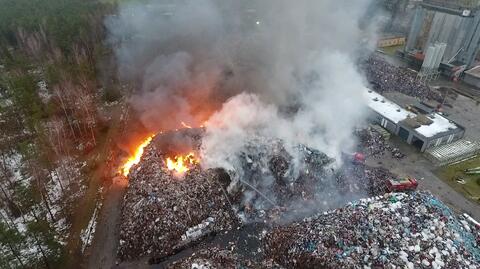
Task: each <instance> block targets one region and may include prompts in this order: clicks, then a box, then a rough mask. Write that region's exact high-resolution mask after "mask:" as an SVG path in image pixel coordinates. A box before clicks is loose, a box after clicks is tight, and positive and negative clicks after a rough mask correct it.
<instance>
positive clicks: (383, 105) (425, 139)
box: [364, 90, 465, 152]
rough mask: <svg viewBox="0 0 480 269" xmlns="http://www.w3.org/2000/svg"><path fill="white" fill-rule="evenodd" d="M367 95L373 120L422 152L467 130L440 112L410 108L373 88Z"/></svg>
mask: <svg viewBox="0 0 480 269" xmlns="http://www.w3.org/2000/svg"><path fill="white" fill-rule="evenodd" d="M364 97H365V99H366V102H367V105H368V107H369V108H370V110H371V117H370V120H371V121H372V122H374V123H376V124H378V125H380V126H382V127H383V128H385V129H386V130H388V131H389V132H390V133H392V134H395V135H397V136H398V137H400V138H401V139H402V140H404V141H405V142H407V143H408V144H410V145H413V146H414V147H416V148H417V149H418V150H419V151H421V152H424V151H425V150H427V149H430V148H433V147H437V146H440V145H445V144H449V143H452V142H455V141H457V140H459V139H461V138H462V137H463V135H464V134H465V128H464V127H462V126H460V125H458V124H457V123H455V122H453V121H451V120H449V119H448V118H446V117H445V116H443V115H441V114H440V113H437V112H430V111H426V110H428V109H424V108H422V107H419V108H418V109H416V111H417V112H416V113H414V112H412V111H408V110H406V109H404V108H402V107H401V106H399V105H398V104H396V103H394V102H392V101H390V100H388V99H386V98H385V97H384V96H382V95H380V94H378V93H376V92H374V91H372V90H368V91H365V93H364ZM424 106H425V105H424Z"/></svg>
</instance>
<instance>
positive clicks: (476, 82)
mask: <svg viewBox="0 0 480 269" xmlns="http://www.w3.org/2000/svg"><path fill="white" fill-rule="evenodd" d="M463 81H465V83H467V84H469V85H472V86H475V87H477V88H480V78H479V77H476V76H472V75H471V74H468V73H465V77H464V79H463Z"/></svg>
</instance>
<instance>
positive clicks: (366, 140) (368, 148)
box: [356, 127, 405, 159]
mask: <svg viewBox="0 0 480 269" xmlns="http://www.w3.org/2000/svg"><path fill="white" fill-rule="evenodd" d="M378 128H381V127H378ZM356 136H357V137H358V140H359V142H360V143H359V145H358V148H357V150H358V151H359V152H363V153H364V154H365V155H367V156H369V157H373V158H381V157H383V155H384V154H385V152H386V151H390V152H391V154H392V157H393V158H396V159H402V158H403V157H405V155H404V154H403V153H401V152H400V150H399V149H398V148H395V147H392V146H391V145H390V144H389V143H388V142H387V141H386V139H385V136H384V135H383V134H382V133H381V132H379V131H378V129H377V128H373V127H369V128H367V129H361V130H358V131H357V132H356Z"/></svg>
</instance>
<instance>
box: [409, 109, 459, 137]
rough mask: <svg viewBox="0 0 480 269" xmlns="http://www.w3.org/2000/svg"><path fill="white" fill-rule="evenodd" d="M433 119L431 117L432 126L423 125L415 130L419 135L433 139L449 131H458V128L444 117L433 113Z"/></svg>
mask: <svg viewBox="0 0 480 269" xmlns="http://www.w3.org/2000/svg"><path fill="white" fill-rule="evenodd" d="M432 115H433V118H431V117H429V119H431V120H432V121H433V123H432V124H430V125H422V126H420V127H418V128H417V129H415V130H416V131H417V132H418V133H419V134H421V135H423V136H425V137H432V136H435V135H437V134H440V133H443V132H447V131H449V130H455V129H458V126H457V125H456V124H455V123H453V122H451V121H450V120H449V119H447V118H445V117H444V116H442V115H440V114H438V113H433V114H432Z"/></svg>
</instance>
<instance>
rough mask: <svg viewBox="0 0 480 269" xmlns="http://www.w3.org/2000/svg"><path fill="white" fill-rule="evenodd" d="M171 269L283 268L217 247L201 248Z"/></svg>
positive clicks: (173, 265) (170, 267)
mask: <svg viewBox="0 0 480 269" xmlns="http://www.w3.org/2000/svg"><path fill="white" fill-rule="evenodd" d="M166 268H169V269H177V268H178V269H184V268H191V269H214V268H218V269H235V268H277V269H278V268H281V267H280V266H279V265H277V264H275V263H274V262H273V261H271V260H263V261H252V260H250V259H247V258H245V257H243V256H241V255H239V254H238V253H236V252H235V251H232V250H230V249H220V248H217V247H213V248H207V249H202V250H199V251H198V252H196V253H193V254H192V255H190V256H189V257H187V258H184V259H182V260H179V261H176V262H173V263H171V264H169V265H167V266H166Z"/></svg>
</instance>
